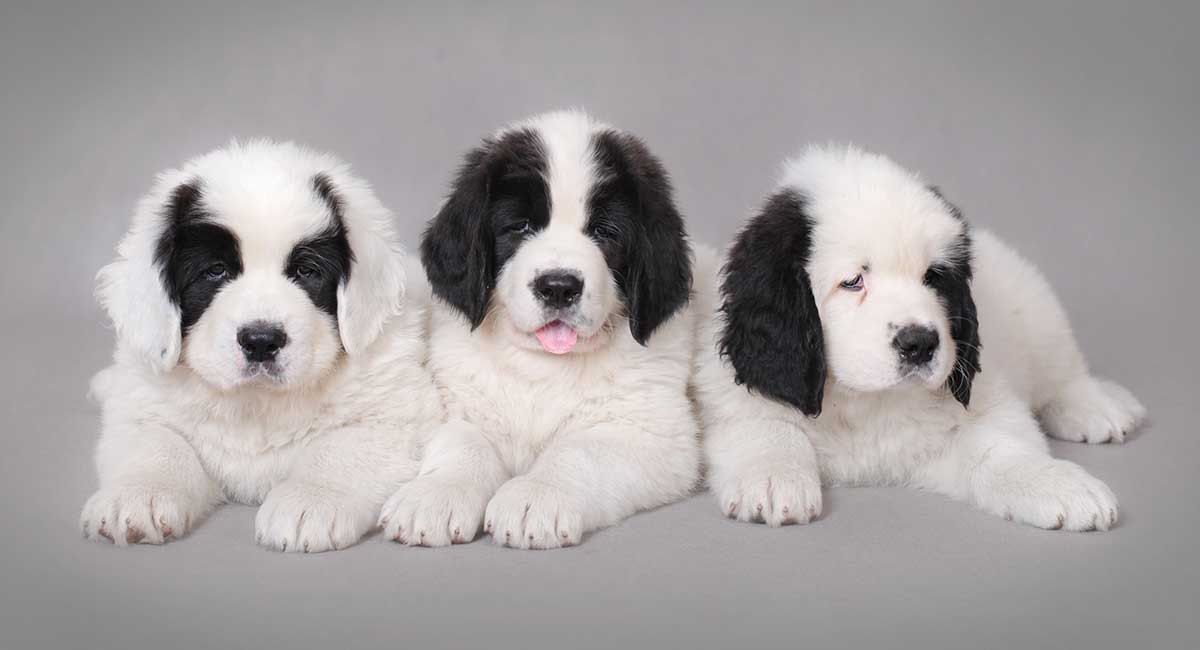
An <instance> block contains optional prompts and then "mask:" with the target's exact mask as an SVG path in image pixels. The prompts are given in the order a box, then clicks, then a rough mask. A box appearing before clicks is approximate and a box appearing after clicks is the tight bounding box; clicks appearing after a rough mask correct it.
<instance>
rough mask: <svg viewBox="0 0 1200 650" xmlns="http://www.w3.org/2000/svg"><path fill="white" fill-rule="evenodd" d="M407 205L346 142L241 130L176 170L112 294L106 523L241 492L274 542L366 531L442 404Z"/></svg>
mask: <svg viewBox="0 0 1200 650" xmlns="http://www.w3.org/2000/svg"><path fill="white" fill-rule="evenodd" d="M390 219H391V217H390V214H389V213H388V211H387V210H386V209H385V208H384V207H383V206H382V205H381V204H380V203H379V201H377V200H376V198H375V196H374V195H373V194H372V192H371V190H370V188H369V187H368V186H367V184H366V183H364V182H363V181H362V180H359V179H358V178H356V177H354V176H352V175H351V173H350V171H349V169H348V168H347V167H346V166H345V165H344V164H342V163H341V162H339V161H338V160H337V159H335V158H333V157H331V156H328V155H320V154H317V153H313V152H311V151H307V150H305V149H301V148H299V147H296V146H295V145H292V144H273V143H270V142H252V143H250V144H245V145H239V144H236V143H235V144H233V145H231V146H230V147H228V148H225V149H221V150H218V151H214V152H212V153H209V154H207V155H205V156H201V157H199V158H196V159H193V160H191V161H189V162H188V163H187V164H185V165H184V166H183V167H181V168H179V169H173V170H169V171H166V172H164V173H163V174H161V175H160V176H159V178H158V181H157V183H156V184H155V186H154V189H153V190H152V191H151V192H150V194H149V195H147V196H146V197H145V198H144V199H142V201H141V203H140V204H139V205H138V207H137V210H136V213H135V215H134V218H133V225H132V227H131V229H130V231H129V234H128V235H127V236H126V237H125V239H124V240H123V241H122V242H121V244H120V247H119V248H118V256H117V259H116V261H114V262H113V263H112V264H110V265H109V266H107V267H105V268H104V269H103V270H102V271H101V272H100V276H99V290H98V294H99V297H100V300H101V302H102V303H103V305H104V307H105V308H106V309H107V311H108V313H109V315H110V317H111V318H112V321H113V323H114V324H115V326H116V334H117V348H116V353H115V355H114V358H113V365H112V366H111V367H109V368H108V369H106V370H104V371H102V372H101V373H99V374H98V375H97V376H96V377H95V379H94V380H93V383H92V388H93V393H94V395H95V397H96V398H97V399H98V400H99V401H100V404H101V407H102V411H103V427H102V433H101V437H100V442H99V444H98V445H97V448H96V467H97V470H98V472H99V477H100V489H99V490H98V491H97V492H96V493H95V495H93V496H92V497H91V499H89V500H88V501H87V504H86V505H85V506H84V508H83V514H82V518H81V524H82V527H83V533H84V535H85V536H87V537H89V538H95V539H103V540H109V541H111V542H114V543H116V544H118V545H125V544H133V543H149V544H159V543H162V542H165V541H168V540H171V539H175V538H179V537H181V536H183V535H186V534H187V533H188V532H189V531H190V530H191V529H192V528H193V527H195V526H196V525H197V524H199V523H200V521H201V520H203V519H204V517H205V516H206V515H207V514H209V512H211V511H212V509H213V508H214V507H215V506H216V505H218V504H220V503H222V502H224V501H236V502H239V503H247V504H260V503H261V504H262V505H261V507H260V508H259V511H258V516H257V520H256V523H255V527H256V536H257V539H258V541H259V543H261V544H263V545H264V546H268V547H270V548H275V549H279V550H285V551H324V550H329V549H338V548H343V547H345V546H348V545H350V544H353V543H355V542H356V541H358V540H359V539H360V538H361V537H362V536H363V535H364V534H365V533H366V532H367V531H368V530H369V529H370V528H371V527H372V526H373V525H374V523H375V520H376V517H377V516H378V514H379V509H380V507H381V506H382V505H383V503H384V501H385V500H386V499H387V497H388V495H390V494H391V493H392V492H394V491H395V490H396V489H397V487H399V486H400V485H401V484H402V483H403V482H404V481H405V480H407V479H408V478H411V476H412V475H414V474H415V473H416V470H417V461H416V456H417V455H418V454H417V447H418V439H417V438H418V435H419V434H420V433H421V432H425V431H429V430H431V429H432V428H433V427H434V426H436V425H437V424H438V423H439V422H440V421H441V419H442V409H441V405H440V401H439V398H438V395H437V392H436V390H435V389H434V386H433V383H432V378H431V376H430V374H429V373H428V371H427V369H426V368H425V367H424V365H423V364H424V358H425V344H424V339H425V329H426V319H427V310H426V307H427V305H428V301H429V295H428V289H424V288H421V286H420V285H421V283H422V282H423V279H422V278H423V275H422V274H421V273H420V272H419V270H418V272H416V273H413V274H411V275H410V276H409V279H410V280H411V282H410V283H409V285H408V291H407V292H406V291H405V280H406V273H405V268H404V266H403V262H402V259H401V255H400V250H399V246H398V245H397V243H396V240H395V237H394V235H393V233H392V228H391V224H390Z"/></svg>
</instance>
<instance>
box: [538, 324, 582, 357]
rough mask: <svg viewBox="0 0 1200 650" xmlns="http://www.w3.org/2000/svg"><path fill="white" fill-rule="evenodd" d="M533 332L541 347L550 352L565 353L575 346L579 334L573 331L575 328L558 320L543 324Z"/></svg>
mask: <svg viewBox="0 0 1200 650" xmlns="http://www.w3.org/2000/svg"><path fill="white" fill-rule="evenodd" d="M535 334H537V337H538V341H540V342H541V344H542V348H544V349H545V350H546V352H549V353H550V354H566V353H568V352H570V351H571V348H574V347H575V342H576V341H577V340H579V334H577V333H576V332H575V329H574V328H572V327H571V326H570V325H567V324H566V323H564V322H562V321H560V320H556V321H554V322H552V323H548V324H546V325H543V326H542V327H541V329H539V330H538V331H537V332H535Z"/></svg>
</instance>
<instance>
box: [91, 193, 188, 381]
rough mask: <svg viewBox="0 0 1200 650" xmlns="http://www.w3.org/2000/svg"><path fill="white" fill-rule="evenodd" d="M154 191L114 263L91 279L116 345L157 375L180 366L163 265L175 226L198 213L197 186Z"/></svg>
mask: <svg viewBox="0 0 1200 650" xmlns="http://www.w3.org/2000/svg"><path fill="white" fill-rule="evenodd" d="M160 183H161V187H164V188H167V189H166V190H165V191H164V190H163V189H159V190H156V191H153V192H151V193H150V194H149V195H147V196H146V197H144V198H143V199H142V200H141V201H140V202H139V203H138V207H137V211H136V212H135V213H134V217H133V226H132V227H131V228H130V230H129V232H128V233H127V234H126V235H125V238H124V239H122V240H121V243H120V244H119V245H118V246H117V259H115V260H113V262H112V263H111V264H109V265H108V266H105V267H104V268H102V269H100V272H99V273H98V274H97V275H96V297H97V299H98V300H99V301H100V304H101V305H102V306H103V307H104V309H105V311H106V312H108V317H109V318H110V319H111V320H112V322H113V326H114V327H115V328H116V331H117V340H118V341H119V342H120V343H121V344H122V345H123V346H125V347H126V348H127V349H129V350H132V351H133V352H134V353H136V354H137V355H138V356H139V357H141V358H142V359H144V360H145V361H146V363H148V364H149V365H150V367H151V368H153V369H154V370H155V371H156V372H167V371H169V370H171V369H172V368H174V367H175V365H176V364H178V363H179V354H180V351H181V349H182V346H183V328H182V323H181V318H182V316H181V313H180V310H179V303H178V299H177V297H173V296H172V294H171V293H170V282H171V280H170V278H169V277H168V271H167V262H168V260H169V258H170V256H171V253H172V250H173V246H174V237H173V234H174V225H175V224H178V223H180V222H182V221H184V220H185V219H186V218H187V217H188V216H189V215H190V214H192V213H193V212H194V211H197V210H199V209H200V202H201V198H202V191H201V186H200V183H199V181H196V180H189V181H182V182H180V183H178V184H177V185H174V186H173V187H172V186H171V185H170V184H169V183H168V182H167V181H165V180H164V181H160Z"/></svg>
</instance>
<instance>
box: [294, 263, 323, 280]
mask: <svg viewBox="0 0 1200 650" xmlns="http://www.w3.org/2000/svg"><path fill="white" fill-rule="evenodd" d="M292 274H293V275H295V276H296V277H297V278H302V279H305V280H311V279H313V278H317V277H320V276H321V269H318V268H317V267H315V266H313V265H312V264H298V265H297V266H296V270H294V271H292Z"/></svg>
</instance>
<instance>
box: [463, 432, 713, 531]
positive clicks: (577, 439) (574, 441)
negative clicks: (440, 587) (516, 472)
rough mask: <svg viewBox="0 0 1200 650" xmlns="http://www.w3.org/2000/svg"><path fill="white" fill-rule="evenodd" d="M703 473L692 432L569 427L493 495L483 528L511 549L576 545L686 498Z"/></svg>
mask: <svg viewBox="0 0 1200 650" xmlns="http://www.w3.org/2000/svg"><path fill="white" fill-rule="evenodd" d="M681 419H684V420H686V416H683V417H682V418H681ZM698 474H699V450H698V449H697V445H696V433H695V430H677V431H674V432H671V433H670V434H662V433H657V432H652V431H648V430H645V429H637V428H634V427H633V426H631V425H628V424H626V425H625V426H620V425H607V426H597V427H593V428H590V429H585V430H581V431H575V432H569V433H567V434H565V435H564V437H563V438H561V439H559V440H557V441H555V442H554V443H552V444H551V445H550V446H549V447H547V448H546V449H545V450H543V451H542V454H541V456H540V457H539V458H538V460H537V461H536V462H535V463H534V465H533V467H532V468H531V469H530V471H529V472H528V473H526V474H524V475H522V476H518V477H516V478H514V479H512V480H510V481H508V482H507V483H505V484H504V485H503V486H502V487H501V488H500V490H499V491H498V492H497V493H496V496H494V497H492V500H491V502H489V503H488V506H487V513H486V514H485V515H484V520H485V522H486V523H485V530H487V531H488V532H490V533H491V535H492V538H493V539H495V540H496V542H497V543H499V544H502V545H504V546H511V547H513V548H524V549H528V548H558V547H562V546H573V545H575V544H578V543H579V541H580V540H581V539H582V538H583V534H584V533H586V532H588V531H591V530H596V529H598V528H603V527H605V526H611V525H612V524H615V523H617V522H619V521H621V520H622V519H624V518H625V517H628V516H629V515H632V514H633V513H635V512H638V511H640V510H645V509H648V508H654V507H656V506H661V505H664V504H666V503H670V502H672V501H675V500H677V499H680V498H682V497H684V496H686V495H687V494H689V493H690V492H691V491H692V489H693V488H694V487H695V484H696V481H697V478H698Z"/></svg>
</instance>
